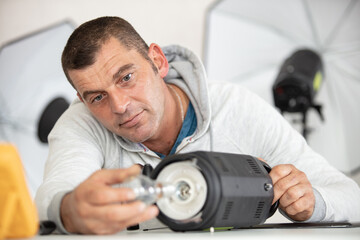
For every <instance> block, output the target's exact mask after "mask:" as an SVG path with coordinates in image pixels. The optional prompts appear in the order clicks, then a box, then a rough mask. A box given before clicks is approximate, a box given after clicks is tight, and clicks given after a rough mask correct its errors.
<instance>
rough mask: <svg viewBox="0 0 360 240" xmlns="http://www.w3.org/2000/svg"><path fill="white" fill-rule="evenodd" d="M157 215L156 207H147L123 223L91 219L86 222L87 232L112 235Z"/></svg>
mask: <svg viewBox="0 0 360 240" xmlns="http://www.w3.org/2000/svg"><path fill="white" fill-rule="evenodd" d="M158 213H159V210H158V208H157V207H156V206H150V207H147V208H146V209H145V210H144V211H143V212H141V213H140V214H138V215H135V216H134V217H132V218H127V219H125V220H123V221H118V220H114V219H112V220H111V219H104V218H101V219H98V218H92V219H90V220H88V221H87V229H88V230H87V232H85V233H91V234H114V233H117V232H119V231H121V230H123V229H125V228H127V227H130V226H134V225H136V224H139V223H141V222H144V221H147V220H150V219H152V218H154V217H156V216H157V215H158Z"/></svg>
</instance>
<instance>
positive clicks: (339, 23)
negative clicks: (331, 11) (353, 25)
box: [324, 0, 358, 46]
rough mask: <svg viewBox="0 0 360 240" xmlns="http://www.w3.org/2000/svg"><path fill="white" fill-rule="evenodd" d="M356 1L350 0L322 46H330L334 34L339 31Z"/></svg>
mask: <svg viewBox="0 0 360 240" xmlns="http://www.w3.org/2000/svg"><path fill="white" fill-rule="evenodd" d="M357 2H358V1H357V0H351V2H350V3H349V4H348V5H347V7H346V9H345V10H344V12H343V14H342V15H341V17H340V19H339V21H337V23H336V24H335V27H334V28H333V30H332V31H331V32H330V34H329V36H328V37H327V38H326V40H325V41H324V45H325V46H327V45H329V44H331V42H332V41H333V40H334V38H335V35H336V33H337V32H338V31H339V30H340V28H341V26H342V25H343V24H344V22H345V19H346V18H347V17H348V16H349V15H350V12H351V10H352V9H353V8H354V6H355V4H356V3H357Z"/></svg>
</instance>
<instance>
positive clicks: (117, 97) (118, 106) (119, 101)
mask: <svg viewBox="0 0 360 240" xmlns="http://www.w3.org/2000/svg"><path fill="white" fill-rule="evenodd" d="M109 95H110V107H111V111H112V112H113V113H119V114H122V113H124V112H126V108H127V106H128V105H129V104H130V98H129V97H128V96H127V94H126V93H125V92H124V91H121V90H119V89H114V90H113V91H111V92H110V94H109Z"/></svg>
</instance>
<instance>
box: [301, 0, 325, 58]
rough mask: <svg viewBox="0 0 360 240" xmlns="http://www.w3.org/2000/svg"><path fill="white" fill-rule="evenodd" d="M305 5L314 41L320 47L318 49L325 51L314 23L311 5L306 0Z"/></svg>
mask: <svg viewBox="0 0 360 240" xmlns="http://www.w3.org/2000/svg"><path fill="white" fill-rule="evenodd" d="M302 3H303V5H304V8H305V13H306V15H307V17H308V20H309V25H310V29H311V32H312V34H313V38H314V42H315V44H316V46H317V47H318V49H320V52H322V51H323V49H322V47H321V45H320V40H319V35H318V33H317V31H316V28H315V24H314V18H313V16H312V14H311V11H310V7H309V4H308V2H307V1H306V0H303V1H302Z"/></svg>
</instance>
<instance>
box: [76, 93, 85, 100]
mask: <svg viewBox="0 0 360 240" xmlns="http://www.w3.org/2000/svg"><path fill="white" fill-rule="evenodd" d="M76 95H77V96H78V98H79V99H80V101H82V102H84V100H83V99H82V97H81V95H80V93H77V94H76Z"/></svg>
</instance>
